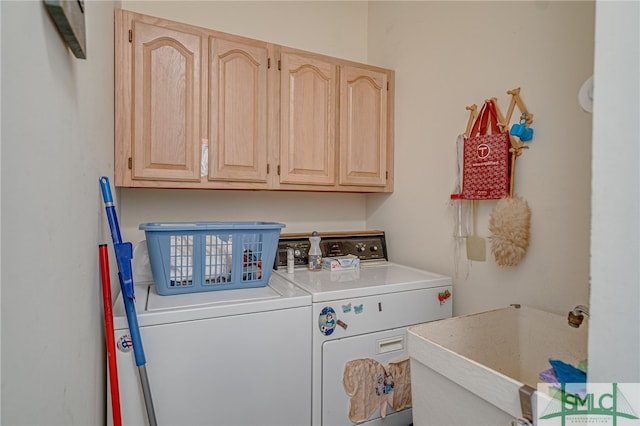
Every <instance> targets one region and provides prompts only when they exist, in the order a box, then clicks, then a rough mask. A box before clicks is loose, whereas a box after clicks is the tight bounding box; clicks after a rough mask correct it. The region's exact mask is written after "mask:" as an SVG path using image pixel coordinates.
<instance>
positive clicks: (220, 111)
mask: <svg viewBox="0 0 640 426" xmlns="http://www.w3.org/2000/svg"><path fill="white" fill-rule="evenodd" d="M268 57H269V48H268V45H267V44H266V43H262V42H258V41H256V42H249V41H247V42H243V41H235V40H225V39H220V38H216V37H214V36H211V37H209V61H210V66H209V91H210V96H209V179H211V180H225V181H248V182H266V181H267V60H268Z"/></svg>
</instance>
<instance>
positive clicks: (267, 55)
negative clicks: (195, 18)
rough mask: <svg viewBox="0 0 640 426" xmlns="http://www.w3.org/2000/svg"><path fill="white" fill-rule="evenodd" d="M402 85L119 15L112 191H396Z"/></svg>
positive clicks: (371, 70) (293, 53)
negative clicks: (397, 95) (396, 105)
mask: <svg viewBox="0 0 640 426" xmlns="http://www.w3.org/2000/svg"><path fill="white" fill-rule="evenodd" d="M393 85H394V73H393V71H390V70H386V69H383V68H378V67H373V66H369V65H364V64H359V63H355V62H351V61H346V60H342V59H338V58H332V57H329V56H325V55H320V54H316V53H312V52H306V51H302V50H297V49H293V48H289V47H285V46H278V45H274V44H271V43H266V42H262V41H258V40H253V39H249V38H246V37H241V36H235V35H232V34H227V33H223V32H219V31H214V30H210V29H207V28H201V27H197V26H192V25H187V24H183V23H179V22H174V21H169V20H166V19H161V18H156V17H152V16H147V15H142V14H138V13H135V12H129V11H126V10H116V11H115V127H116V128H115V134H116V140H115V184H116V186H120V187H162V188H202V189H205V188H210V189H215V188H223V189H273V190H297V191H336V192H391V191H393ZM205 146H206V148H207V150H206V151H205V150H204V147H205Z"/></svg>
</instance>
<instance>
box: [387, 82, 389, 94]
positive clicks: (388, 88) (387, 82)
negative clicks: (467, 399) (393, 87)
mask: <svg viewBox="0 0 640 426" xmlns="http://www.w3.org/2000/svg"><path fill="white" fill-rule="evenodd" d="M388 91H389V82H388V81H387V92H388Z"/></svg>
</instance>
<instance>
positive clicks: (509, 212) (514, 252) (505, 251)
mask: <svg viewBox="0 0 640 426" xmlns="http://www.w3.org/2000/svg"><path fill="white" fill-rule="evenodd" d="M530 222H531V209H529V204H528V203H527V201H526V200H524V199H523V198H521V197H507V198H503V199H501V200H500V201H498V203H497V204H496V206H495V207H494V208H493V211H492V212H491V217H490V218H489V231H490V232H491V236H490V237H489V240H490V242H491V253H493V256H494V257H495V259H496V263H497V264H498V265H499V266H502V267H504V266H516V265H517V264H518V263H519V262H520V261H521V260H522V259H523V258H524V255H525V254H526V253H527V248H528V247H529V226H530Z"/></svg>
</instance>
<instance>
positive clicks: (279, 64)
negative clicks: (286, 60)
mask: <svg viewBox="0 0 640 426" xmlns="http://www.w3.org/2000/svg"><path fill="white" fill-rule="evenodd" d="M281 66H282V62H280V59H278V71H280V70H281V68H280V67H281Z"/></svg>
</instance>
